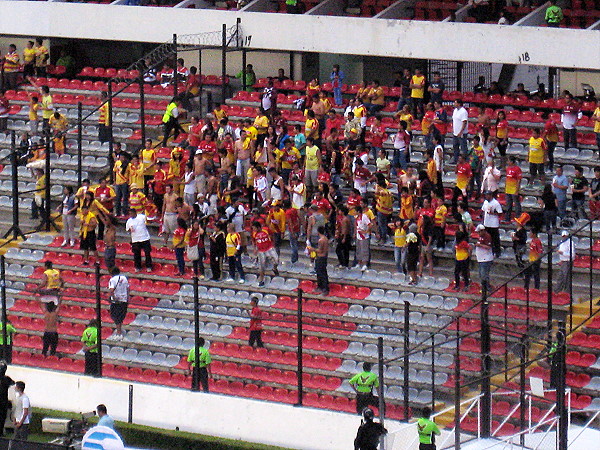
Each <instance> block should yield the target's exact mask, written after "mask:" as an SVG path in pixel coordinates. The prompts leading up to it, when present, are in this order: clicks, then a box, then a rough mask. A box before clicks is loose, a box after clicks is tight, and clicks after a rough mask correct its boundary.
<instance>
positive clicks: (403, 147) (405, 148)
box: [392, 120, 410, 170]
mask: <svg viewBox="0 0 600 450" xmlns="http://www.w3.org/2000/svg"><path fill="white" fill-rule="evenodd" d="M407 127H408V124H407V123H406V121H404V120H401V121H400V122H399V123H398V132H397V133H396V136H395V137H394V157H393V159H392V165H393V166H394V168H395V169H398V168H401V169H402V170H406V167H407V166H408V158H409V152H410V134H409V132H408V130H407Z"/></svg>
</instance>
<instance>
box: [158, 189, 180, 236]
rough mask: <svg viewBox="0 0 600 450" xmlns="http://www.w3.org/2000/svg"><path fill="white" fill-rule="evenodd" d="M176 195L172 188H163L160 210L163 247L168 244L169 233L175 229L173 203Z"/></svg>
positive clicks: (175, 211) (175, 213)
mask: <svg viewBox="0 0 600 450" xmlns="http://www.w3.org/2000/svg"><path fill="white" fill-rule="evenodd" d="M176 200H177V194H176V193H175V191H173V186H172V185H170V184H167V185H166V186H165V195H164V199H163V210H162V222H163V225H162V232H161V234H164V236H165V246H166V245H167V244H168V243H169V239H170V236H171V233H173V232H174V231H175V230H176V229H177V209H176V204H175V201H176Z"/></svg>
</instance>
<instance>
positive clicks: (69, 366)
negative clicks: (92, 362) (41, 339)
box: [12, 351, 85, 373]
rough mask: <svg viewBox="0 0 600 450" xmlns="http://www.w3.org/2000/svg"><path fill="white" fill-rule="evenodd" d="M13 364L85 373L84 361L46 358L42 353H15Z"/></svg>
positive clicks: (53, 357) (55, 357) (54, 357)
mask: <svg viewBox="0 0 600 450" xmlns="http://www.w3.org/2000/svg"><path fill="white" fill-rule="evenodd" d="M12 363H13V364H15V365H19V366H33V367H36V368H41V369H53V370H64V371H68V372H78V373H83V369H84V365H85V363H84V361H83V359H71V358H58V357H57V356H48V357H45V356H44V355H42V354H40V353H30V352H17V351H13V357H12Z"/></svg>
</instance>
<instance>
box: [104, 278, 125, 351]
mask: <svg viewBox="0 0 600 450" xmlns="http://www.w3.org/2000/svg"><path fill="white" fill-rule="evenodd" d="M110 274H111V275H112V276H111V278H110V280H108V291H109V298H110V317H111V319H112V321H113V322H114V323H115V327H116V331H115V335H114V336H113V337H114V339H115V340H117V341H120V340H122V339H123V321H124V320H125V316H126V315H127V304H128V302H129V280H128V279H127V277H126V276H125V275H121V271H120V270H119V268H118V267H113V268H112V269H111V271H110Z"/></svg>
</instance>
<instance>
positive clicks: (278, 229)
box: [266, 177, 286, 256]
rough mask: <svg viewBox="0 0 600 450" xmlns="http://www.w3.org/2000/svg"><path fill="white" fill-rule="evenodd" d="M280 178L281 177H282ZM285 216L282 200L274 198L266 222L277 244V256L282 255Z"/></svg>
mask: <svg viewBox="0 0 600 450" xmlns="http://www.w3.org/2000/svg"><path fill="white" fill-rule="evenodd" d="M279 179H281V177H280V178H279ZM285 218H286V216H285V211H284V210H283V209H282V208H281V201H280V200H273V201H272V202H271V208H270V210H269V214H267V220H266V223H267V226H268V227H269V231H270V232H271V237H272V239H273V244H274V245H275V251H276V252H277V256H279V255H280V249H281V242H282V241H283V236H284V235H285V228H286V222H285Z"/></svg>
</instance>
